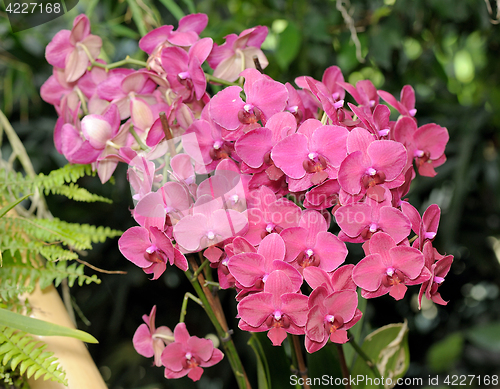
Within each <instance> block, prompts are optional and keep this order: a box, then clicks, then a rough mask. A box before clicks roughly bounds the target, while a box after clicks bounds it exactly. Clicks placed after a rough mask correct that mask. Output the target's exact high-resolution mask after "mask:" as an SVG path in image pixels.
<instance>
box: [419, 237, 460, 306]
mask: <svg viewBox="0 0 500 389" xmlns="http://www.w3.org/2000/svg"><path fill="white" fill-rule="evenodd" d="M422 253H423V254H424V258H425V267H426V268H427V269H428V270H429V271H430V273H431V276H430V278H429V280H427V281H424V282H423V283H422V286H421V287H420V291H419V293H418V308H419V309H420V308H421V306H422V297H423V295H424V294H425V297H426V298H427V300H432V301H433V302H435V303H436V304H440V305H447V304H448V302H447V301H444V300H443V298H442V297H441V294H440V293H439V292H438V289H439V287H440V286H441V285H442V283H443V282H444V279H445V277H446V276H447V275H448V272H449V271H450V267H451V264H452V263H453V255H446V256H444V255H441V254H439V253H438V251H437V250H436V249H435V248H434V247H432V243H431V242H429V241H426V242H425V243H424V248H423V250H422Z"/></svg>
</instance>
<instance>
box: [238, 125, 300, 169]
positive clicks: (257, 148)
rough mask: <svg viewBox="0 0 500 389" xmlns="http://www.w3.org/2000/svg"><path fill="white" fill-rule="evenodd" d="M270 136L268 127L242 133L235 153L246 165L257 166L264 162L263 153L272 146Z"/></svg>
mask: <svg viewBox="0 0 500 389" xmlns="http://www.w3.org/2000/svg"><path fill="white" fill-rule="evenodd" d="M273 117H274V116H273ZM294 120H295V119H294ZM272 136H273V134H272V132H271V130H270V129H268V128H265V127H260V128H256V129H255V130H253V131H250V132H248V133H246V134H244V135H242V136H241V137H240V138H239V139H238V140H237V141H236V143H235V150H236V153H237V154H238V156H239V157H240V158H241V159H242V160H243V161H244V162H245V163H246V164H247V165H248V166H250V167H253V168H258V167H260V166H262V164H263V163H264V155H265V154H266V153H267V152H268V151H271V148H272V146H273V144H272Z"/></svg>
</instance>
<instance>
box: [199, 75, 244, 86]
mask: <svg viewBox="0 0 500 389" xmlns="http://www.w3.org/2000/svg"><path fill="white" fill-rule="evenodd" d="M205 78H206V79H207V81H208V82H216V83H218V84H222V85H227V86H239V84H237V83H235V82H231V81H227V80H223V79H222V78H217V77H214V76H212V75H211V74H208V73H205Z"/></svg>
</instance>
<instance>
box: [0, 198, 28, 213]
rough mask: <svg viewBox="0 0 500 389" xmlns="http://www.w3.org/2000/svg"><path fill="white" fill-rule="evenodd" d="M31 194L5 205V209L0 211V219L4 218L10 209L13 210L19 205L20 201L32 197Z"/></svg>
mask: <svg viewBox="0 0 500 389" xmlns="http://www.w3.org/2000/svg"><path fill="white" fill-rule="evenodd" d="M32 195H33V193H28V194H27V195H25V196H23V197H21V198H19V199H17V200H14V201H13V202H11V203H9V204H7V205H6V206H5V207H3V208H2V209H0V218H1V217H4V216H5V214H6V213H7V212H9V211H10V210H11V209H12V208H14V207H15V206H16V205H17V204H19V203H20V202H21V201H23V200H26V199H27V198H28V197H30V196H32Z"/></svg>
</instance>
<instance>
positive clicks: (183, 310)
mask: <svg viewBox="0 0 500 389" xmlns="http://www.w3.org/2000/svg"><path fill="white" fill-rule="evenodd" d="M189 299H191V300H193V301H194V302H195V303H197V304H200V305H201V306H202V307H203V301H201V300H200V299H199V298H197V297H195V296H194V295H193V294H192V293H189V292H186V294H185V295H184V299H183V300H182V307H181V317H180V318H179V323H184V318H185V317H186V312H187V303H188V300H189Z"/></svg>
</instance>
